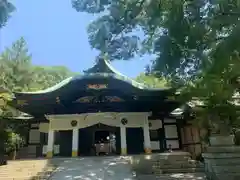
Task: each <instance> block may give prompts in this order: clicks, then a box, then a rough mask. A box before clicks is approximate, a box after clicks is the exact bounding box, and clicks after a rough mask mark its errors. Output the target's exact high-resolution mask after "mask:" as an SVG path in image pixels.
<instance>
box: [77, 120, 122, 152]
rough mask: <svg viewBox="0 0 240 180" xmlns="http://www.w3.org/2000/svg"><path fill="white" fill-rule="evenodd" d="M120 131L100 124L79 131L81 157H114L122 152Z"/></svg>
mask: <svg viewBox="0 0 240 180" xmlns="http://www.w3.org/2000/svg"><path fill="white" fill-rule="evenodd" d="M118 129H119V128H118V127H112V126H107V125H104V124H100V123H99V124H95V125H93V126H90V127H87V128H82V129H79V144H78V149H79V156H96V155H112V154H116V153H117V152H118V151H119V152H120V138H117V135H120V134H118V133H117V132H118ZM117 148H119V149H117Z"/></svg>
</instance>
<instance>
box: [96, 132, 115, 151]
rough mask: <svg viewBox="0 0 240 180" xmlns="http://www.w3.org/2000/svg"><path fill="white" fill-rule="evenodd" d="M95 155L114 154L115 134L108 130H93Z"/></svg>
mask: <svg viewBox="0 0 240 180" xmlns="http://www.w3.org/2000/svg"><path fill="white" fill-rule="evenodd" d="M95 151H96V155H111V154H116V135H115V133H114V132H111V131H108V130H96V131H95Z"/></svg>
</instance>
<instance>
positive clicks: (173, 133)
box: [164, 125, 178, 138]
mask: <svg viewBox="0 0 240 180" xmlns="http://www.w3.org/2000/svg"><path fill="white" fill-rule="evenodd" d="M164 129H165V137H166V138H178V133H177V126H176V125H165V126H164Z"/></svg>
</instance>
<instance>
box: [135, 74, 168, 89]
mask: <svg viewBox="0 0 240 180" xmlns="http://www.w3.org/2000/svg"><path fill="white" fill-rule="evenodd" d="M136 81H137V82H139V83H143V84H145V85H148V86H149V87H152V88H166V87H169V86H170V83H169V82H168V81H167V80H166V79H164V78H161V79H160V78H157V77H155V76H153V75H145V74H144V73H141V74H140V75H139V76H137V78H136Z"/></svg>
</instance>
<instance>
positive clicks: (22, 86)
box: [0, 38, 74, 153]
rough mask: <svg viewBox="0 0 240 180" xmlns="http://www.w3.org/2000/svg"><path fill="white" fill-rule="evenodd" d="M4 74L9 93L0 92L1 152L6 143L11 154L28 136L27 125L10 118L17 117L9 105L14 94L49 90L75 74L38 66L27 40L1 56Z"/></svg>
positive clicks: (0, 79)
mask: <svg viewBox="0 0 240 180" xmlns="http://www.w3.org/2000/svg"><path fill="white" fill-rule="evenodd" d="M0 71H1V74H0V87H1V89H5V90H7V91H6V92H0V153H2V151H3V150H2V149H3V144H2V143H3V142H5V148H6V149H5V150H6V151H7V152H11V151H13V150H15V148H16V145H18V144H19V143H20V141H21V138H20V137H19V136H21V135H23V134H24V133H26V129H24V128H23V126H22V123H23V122H20V121H19V122H18V123H16V122H11V121H10V120H9V119H8V118H9V117H11V116H13V115H14V114H16V112H14V111H13V110H12V109H11V108H10V107H9V106H7V103H6V102H7V101H11V98H12V94H11V93H12V92H16V91H18V92H19V91H20V92H22V91H38V90H42V89H46V88H49V87H51V86H53V85H55V84H57V83H59V82H60V81H62V80H64V79H66V78H67V77H70V76H72V75H73V74H74V73H73V72H71V71H70V70H69V69H67V68H66V67H63V66H53V67H41V66H34V65H33V64H32V57H31V54H30V53H29V52H28V48H27V44H26V42H25V40H24V39H23V38H20V39H19V40H17V41H16V42H14V43H13V45H12V46H11V47H10V48H6V49H5V51H4V52H3V53H2V54H1V55H0Z"/></svg>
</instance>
